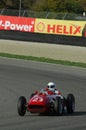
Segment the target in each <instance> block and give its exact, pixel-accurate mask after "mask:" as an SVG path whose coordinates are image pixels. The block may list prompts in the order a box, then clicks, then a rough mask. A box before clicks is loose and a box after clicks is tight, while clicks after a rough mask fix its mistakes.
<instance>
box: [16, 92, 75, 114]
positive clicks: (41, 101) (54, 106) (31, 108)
mask: <svg viewBox="0 0 86 130" xmlns="http://www.w3.org/2000/svg"><path fill="white" fill-rule="evenodd" d="M74 110H75V97H74V95H73V94H68V95H67V97H66V98H65V97H64V96H62V95H57V94H54V93H51V94H48V93H47V92H46V91H40V92H35V93H33V94H31V97H30V98H29V100H28V101H27V100H26V98H25V97H24V96H20V97H19V99H18V104H17V111H18V114H19V115H20V116H24V115H25V113H26V111H28V112H30V113H39V114H50V113H54V114H55V115H59V116H60V115H62V114H64V113H73V112H74Z"/></svg>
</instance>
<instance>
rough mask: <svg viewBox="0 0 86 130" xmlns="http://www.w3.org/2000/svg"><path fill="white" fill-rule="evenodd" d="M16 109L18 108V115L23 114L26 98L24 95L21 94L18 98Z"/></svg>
mask: <svg viewBox="0 0 86 130" xmlns="http://www.w3.org/2000/svg"><path fill="white" fill-rule="evenodd" d="M17 110H18V114H19V115H20V116H24V115H25V113H26V98H25V97H24V96H21V97H20V98H19V100H18V104H17Z"/></svg>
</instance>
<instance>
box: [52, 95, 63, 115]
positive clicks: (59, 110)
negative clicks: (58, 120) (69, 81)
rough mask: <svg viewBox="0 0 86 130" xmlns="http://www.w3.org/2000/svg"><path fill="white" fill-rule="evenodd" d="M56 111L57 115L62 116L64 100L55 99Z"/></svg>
mask: <svg viewBox="0 0 86 130" xmlns="http://www.w3.org/2000/svg"><path fill="white" fill-rule="evenodd" d="M54 110H55V113H56V114H57V115H62V112H63V105H62V100H61V98H60V97H57V98H56V99H55V103H54Z"/></svg>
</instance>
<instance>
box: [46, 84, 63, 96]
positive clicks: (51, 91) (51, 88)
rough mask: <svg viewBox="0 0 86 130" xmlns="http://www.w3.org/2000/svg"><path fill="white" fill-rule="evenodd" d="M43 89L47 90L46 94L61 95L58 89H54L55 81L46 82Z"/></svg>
mask: <svg viewBox="0 0 86 130" xmlns="http://www.w3.org/2000/svg"><path fill="white" fill-rule="evenodd" d="M45 91H47V93H48V94H57V95H61V93H60V91H58V90H57V89H56V85H55V83H53V82H49V83H48V84H47V87H46V89H45Z"/></svg>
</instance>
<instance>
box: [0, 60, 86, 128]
mask: <svg viewBox="0 0 86 130" xmlns="http://www.w3.org/2000/svg"><path fill="white" fill-rule="evenodd" d="M49 81H53V82H55V83H56V84H57V88H58V89H59V90H60V91H61V92H62V94H63V95H64V96H66V95H67V94H68V93H73V94H74V95H75V98H76V109H75V113H74V114H73V115H68V114H65V115H62V116H54V115H51V116H40V115H38V114H30V113H28V112H27V113H26V115H25V116H24V117H20V116H19V115H18V113H17V101H18V98H19V96H21V95H24V96H26V98H27V99H28V98H29V96H30V95H31V93H32V92H33V91H35V90H40V89H41V88H43V87H45V86H46V84H47V83H48V82H49ZM0 130H86V69H84V68H76V67H68V66H62V65H54V64H46V63H37V62H30V61H23V60H14V59H6V58H0Z"/></svg>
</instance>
